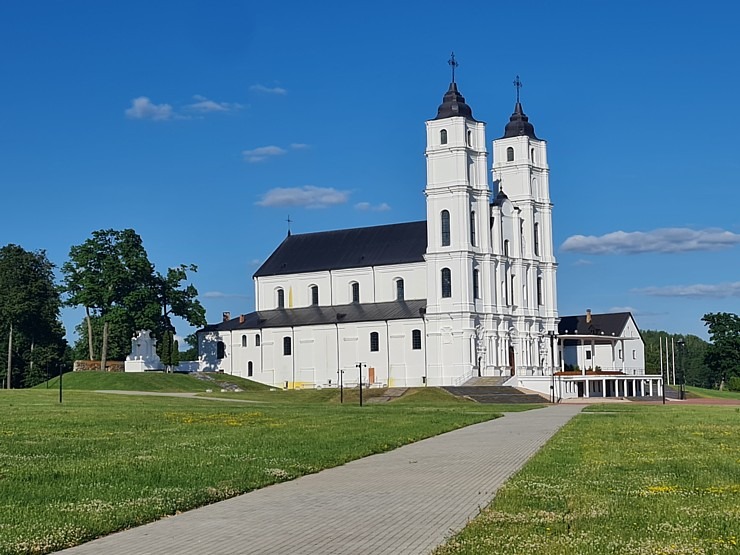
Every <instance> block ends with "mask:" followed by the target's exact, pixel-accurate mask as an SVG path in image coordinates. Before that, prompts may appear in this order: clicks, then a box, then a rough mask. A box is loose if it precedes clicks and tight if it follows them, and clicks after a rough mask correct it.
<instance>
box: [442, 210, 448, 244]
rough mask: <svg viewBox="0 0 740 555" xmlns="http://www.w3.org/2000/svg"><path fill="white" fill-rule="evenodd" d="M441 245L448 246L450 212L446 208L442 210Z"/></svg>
mask: <svg viewBox="0 0 740 555" xmlns="http://www.w3.org/2000/svg"><path fill="white" fill-rule="evenodd" d="M441 220H442V246H443V247H449V246H450V213H449V212H448V211H447V210H442V214H441Z"/></svg>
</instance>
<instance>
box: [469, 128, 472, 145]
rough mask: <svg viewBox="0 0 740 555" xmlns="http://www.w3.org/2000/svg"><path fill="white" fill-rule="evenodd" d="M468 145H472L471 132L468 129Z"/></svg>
mask: <svg viewBox="0 0 740 555" xmlns="http://www.w3.org/2000/svg"><path fill="white" fill-rule="evenodd" d="M468 146H473V132H472V131H471V130H470V129H468Z"/></svg>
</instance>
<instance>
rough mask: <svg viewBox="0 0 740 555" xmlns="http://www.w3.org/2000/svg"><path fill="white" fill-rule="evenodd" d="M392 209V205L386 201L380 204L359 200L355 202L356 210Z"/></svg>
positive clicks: (383, 210)
mask: <svg viewBox="0 0 740 555" xmlns="http://www.w3.org/2000/svg"><path fill="white" fill-rule="evenodd" d="M390 209H391V206H390V205H389V204H388V203H386V202H381V203H380V204H370V203H369V202H358V203H357V204H355V210H362V211H363V212H387V211H388V210H390Z"/></svg>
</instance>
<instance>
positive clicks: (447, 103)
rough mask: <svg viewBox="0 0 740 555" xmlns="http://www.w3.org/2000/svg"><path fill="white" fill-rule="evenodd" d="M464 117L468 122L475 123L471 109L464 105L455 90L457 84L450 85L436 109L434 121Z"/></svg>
mask: <svg viewBox="0 0 740 555" xmlns="http://www.w3.org/2000/svg"><path fill="white" fill-rule="evenodd" d="M454 117H464V118H467V119H469V120H470V121H476V120H475V118H474V117H473V109H472V108H471V107H470V106H468V105H467V104H465V97H464V96H463V95H461V94H460V92H459V91H458V90H457V83H455V82H454V81H453V82H452V83H450V88H449V89H448V90H447V92H446V93H445V95H444V97H442V104H440V105H439V108H437V117H436V118H434V119H444V118H454Z"/></svg>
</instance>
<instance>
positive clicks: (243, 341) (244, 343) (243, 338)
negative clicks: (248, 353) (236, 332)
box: [242, 335, 247, 347]
mask: <svg viewBox="0 0 740 555" xmlns="http://www.w3.org/2000/svg"><path fill="white" fill-rule="evenodd" d="M246 346H247V336H246V335H242V347H246Z"/></svg>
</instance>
